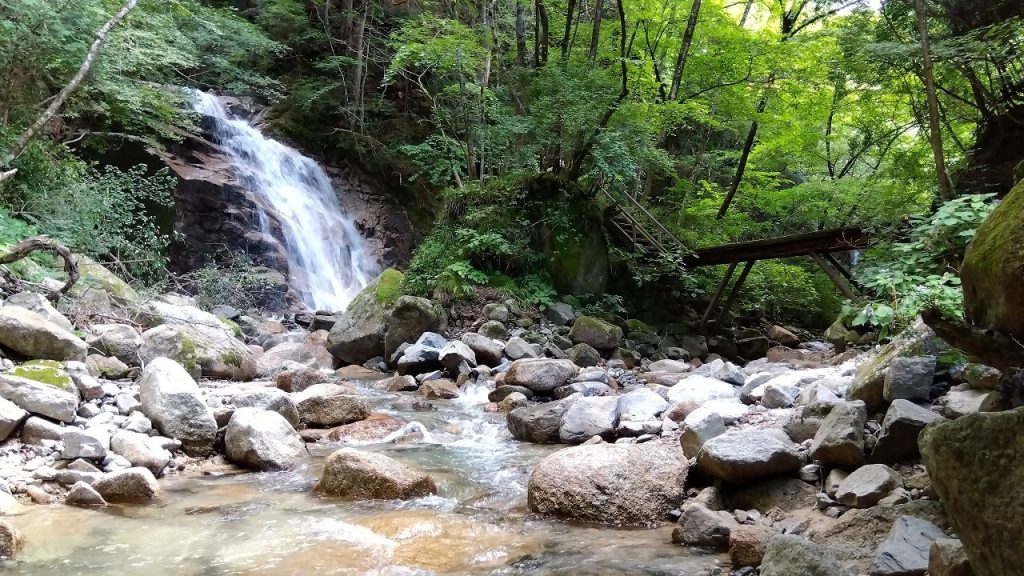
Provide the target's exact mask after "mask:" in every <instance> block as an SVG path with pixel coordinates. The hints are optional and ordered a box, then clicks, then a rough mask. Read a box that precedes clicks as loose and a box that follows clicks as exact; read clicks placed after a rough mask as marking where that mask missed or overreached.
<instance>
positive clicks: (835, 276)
mask: <svg viewBox="0 0 1024 576" xmlns="http://www.w3.org/2000/svg"><path fill="white" fill-rule="evenodd" d="M809 256H810V257H811V258H813V259H814V261H815V262H816V263H817V264H818V266H820V267H821V269H822V271H824V272H825V275H827V276H828V278H829V280H831V281H832V283H833V284H835V285H836V288H838V289H839V291H840V292H841V293H842V294H843V296H846V298H847V299H848V300H849V301H851V302H858V301H860V298H859V297H858V296H857V295H856V294H855V293H854V292H853V288H850V285H849V284H847V283H846V279H845V278H843V275H842V274H840V273H839V272H836V269H835V268H833V267H832V266H831V265H830V264H829V263H828V262H827V261H826V260H825V258H824V257H823V256H822V255H821V254H818V253H816V252H812V253H810V254H809Z"/></svg>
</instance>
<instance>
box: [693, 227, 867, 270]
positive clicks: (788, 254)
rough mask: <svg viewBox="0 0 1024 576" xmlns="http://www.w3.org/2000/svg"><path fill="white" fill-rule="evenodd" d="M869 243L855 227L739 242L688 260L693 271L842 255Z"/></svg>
mask: <svg viewBox="0 0 1024 576" xmlns="http://www.w3.org/2000/svg"><path fill="white" fill-rule="evenodd" d="M870 240H871V235H870V234H868V233H867V232H865V231H864V230H862V229H860V228H856V227H852V228H840V229H837V230H822V231H820V232H811V233H809V234H795V235H791V236H782V237H780V238H770V239H768V240H754V241H752V242H738V243H736V244H726V245H724V246H714V247H710V248H701V249H700V250H697V251H696V252H694V254H693V256H691V257H690V258H688V259H687V260H686V265H687V266H688V267H691V268H694V267H699V266H714V265H718V264H728V263H730V262H745V261H748V260H772V259H775V258H792V257H796V256H807V255H809V254H810V253H811V252H817V253H828V252H842V251H846V250H854V249H856V248H863V247H864V246H867V244H868V242H869V241H870Z"/></svg>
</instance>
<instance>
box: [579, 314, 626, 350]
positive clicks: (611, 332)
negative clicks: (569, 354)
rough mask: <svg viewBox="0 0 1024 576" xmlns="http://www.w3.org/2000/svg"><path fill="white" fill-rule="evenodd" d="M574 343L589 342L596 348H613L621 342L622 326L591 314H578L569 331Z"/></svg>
mask: <svg viewBox="0 0 1024 576" xmlns="http://www.w3.org/2000/svg"><path fill="white" fill-rule="evenodd" d="M569 338H570V339H571V340H572V341H573V343H574V344H589V345H591V346H593V347H594V348H597V349H598V350H613V349H615V348H618V347H619V345H621V344H622V328H619V327H618V326H616V325H614V324H611V323H608V322H605V321H604V320H601V319H600V318H594V317H593V316H580V317H579V318H577V319H576V321H575V322H574V323H573V325H572V329H571V330H570V331H569Z"/></svg>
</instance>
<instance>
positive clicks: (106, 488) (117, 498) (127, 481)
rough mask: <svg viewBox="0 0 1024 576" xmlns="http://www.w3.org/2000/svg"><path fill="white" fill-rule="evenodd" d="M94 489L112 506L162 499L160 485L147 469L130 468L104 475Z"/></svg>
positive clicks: (93, 484) (95, 483)
mask: <svg viewBox="0 0 1024 576" xmlns="http://www.w3.org/2000/svg"><path fill="white" fill-rule="evenodd" d="M92 487H93V488H94V489H95V490H96V491H97V492H99V493H100V495H101V496H103V499H104V500H106V501H107V502H110V503H112V504H145V503H149V502H154V501H156V500H159V499H160V496H161V493H160V485H159V484H157V481H156V477H155V476H153V473H152V472H150V471H149V470H147V469H146V468H138V467H136V468H128V469H126V470H119V471H117V472H110V473H109V474H104V475H103V476H101V477H100V478H99V479H98V480H96V481H95V482H93V483H92Z"/></svg>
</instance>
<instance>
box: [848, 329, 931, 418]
mask: <svg viewBox="0 0 1024 576" xmlns="http://www.w3.org/2000/svg"><path fill="white" fill-rule="evenodd" d="M947 349H948V346H947V345H946V343H945V342H943V341H942V340H941V339H940V338H939V337H938V336H936V335H935V332H934V331H932V329H931V328H929V327H928V326H927V325H925V323H924V321H922V320H921V319H920V318H918V319H917V321H916V322H915V323H914V324H913V325H912V326H910V327H909V328H907V329H906V330H904V331H903V332H901V333H900V334H899V335H897V336H896V337H895V338H893V340H892V342H890V343H888V344H886V345H885V346H883V347H882V348H881V350H879V351H878V352H877V353H876V354H875V355H874V356H873V357H871V358H869V359H868V360H867V361H866V362H864V363H863V364H861V365H860V367H858V368H857V375H856V376H855V377H854V380H853V383H852V384H850V389H849V390H847V392H846V398H847V399H848V400H861V401H863V402H864V403H865V404H866V405H867V407H868V411H870V412H872V413H874V411H876V410H881V409H882V408H884V407H885V404H886V400H885V376H886V374H887V373H888V371H889V369H890V368H891V367H892V365H893V362H894V361H895V360H896V359H897V358H911V357H916V356H937V355H938V354H940V353H941V352H943V351H944V350H947Z"/></svg>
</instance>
